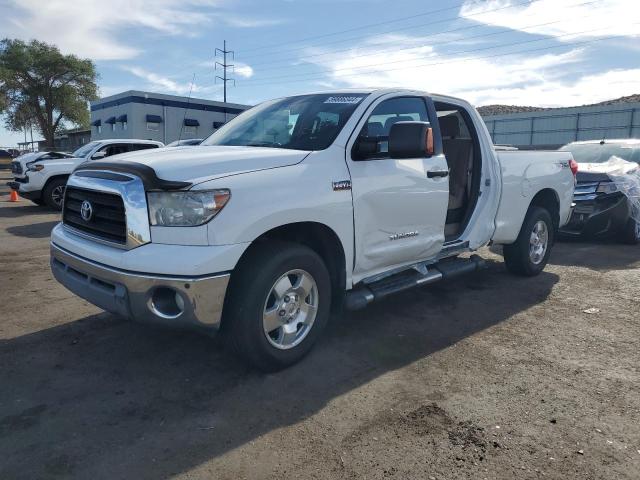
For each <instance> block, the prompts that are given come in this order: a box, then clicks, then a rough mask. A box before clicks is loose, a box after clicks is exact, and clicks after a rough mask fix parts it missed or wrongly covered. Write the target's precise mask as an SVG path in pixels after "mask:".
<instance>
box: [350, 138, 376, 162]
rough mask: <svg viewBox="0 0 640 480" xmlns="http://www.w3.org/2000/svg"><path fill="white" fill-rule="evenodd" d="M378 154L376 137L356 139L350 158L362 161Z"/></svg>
mask: <svg viewBox="0 0 640 480" xmlns="http://www.w3.org/2000/svg"><path fill="white" fill-rule="evenodd" d="M376 153H378V139H377V137H374V138H371V137H358V138H357V140H356V143H354V144H353V150H352V152H351V157H352V158H353V159H354V160H364V159H366V158H370V157H372V156H373V155H375V154H376Z"/></svg>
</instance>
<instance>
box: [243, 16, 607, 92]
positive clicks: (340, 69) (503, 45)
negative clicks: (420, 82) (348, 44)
mask: <svg viewBox="0 0 640 480" xmlns="http://www.w3.org/2000/svg"><path fill="white" fill-rule="evenodd" d="M608 28H612V27H611V26H609V27H599V28H596V29H590V30H583V31H580V32H573V33H567V34H564V35H555V36H551V37H545V38H534V39H529V40H522V41H519V42H511V43H508V44H502V45H490V46H488V47H480V48H474V49H471V50H461V51H457V52H450V53H448V55H462V54H465V53H475V52H480V51H483V50H491V49H494V48H504V47H512V46H515V45H524V44H527V43H535V42H544V41H547V40H557V39H559V38H563V37H570V36H573V35H580V34H584V33H591V32H595V31H598V30H605V29H608ZM406 61H407V60H405V59H402V60H392V61H388V62H385V63H384V64H385V65H390V64H395V63H402V62H406ZM377 66H379V63H371V64H368V65H360V66H358V67H344V68H337V69H327V70H321V71H320V72H310V73H294V74H286V75H274V76H271V77H265V78H263V79H260V80H259V81H262V80H277V79H280V78H291V77H301V76H307V75H317V74H319V73H335V72H339V71H344V70H359V69H362V68H369V67H377ZM408 67H410V66H407V67H405V68H408ZM250 82H251V80H247V82H246V83H250Z"/></svg>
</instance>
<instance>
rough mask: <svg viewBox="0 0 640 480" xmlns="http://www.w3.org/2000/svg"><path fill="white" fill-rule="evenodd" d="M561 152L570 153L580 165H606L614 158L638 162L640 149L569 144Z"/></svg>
mask: <svg viewBox="0 0 640 480" xmlns="http://www.w3.org/2000/svg"><path fill="white" fill-rule="evenodd" d="M560 150H565V151H570V152H571V153H572V154H573V158H574V159H575V161H576V162H578V163H604V162H607V161H609V159H610V158H611V157H613V156H616V157H620V158H621V159H623V160H626V161H628V162H633V161H635V162H638V161H639V160H640V159H638V154H639V153H640V148H635V149H634V148H633V147H632V146H631V145H624V144H615V143H604V144H602V145H601V144H599V143H582V144H569V145H565V146H564V147H562V148H561V149H560Z"/></svg>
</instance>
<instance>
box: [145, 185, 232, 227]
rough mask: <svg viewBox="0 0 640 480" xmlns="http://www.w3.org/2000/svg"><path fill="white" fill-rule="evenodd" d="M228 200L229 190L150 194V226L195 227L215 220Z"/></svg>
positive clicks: (148, 194) (229, 196)
mask: <svg viewBox="0 0 640 480" xmlns="http://www.w3.org/2000/svg"><path fill="white" fill-rule="evenodd" d="M229 198H231V192H230V191H229V190H226V189H223V190H207V191H200V192H198V191H189V192H149V193H147V199H148V202H149V220H150V221H151V225H159V226H164V227H194V226H197V225H202V224H203V223H207V222H208V221H209V220H211V219H212V218H213V217H215V216H216V215H217V214H218V212H219V211H220V210H222V208H223V207H224V206H225V205H226V204H227V202H228V201H229Z"/></svg>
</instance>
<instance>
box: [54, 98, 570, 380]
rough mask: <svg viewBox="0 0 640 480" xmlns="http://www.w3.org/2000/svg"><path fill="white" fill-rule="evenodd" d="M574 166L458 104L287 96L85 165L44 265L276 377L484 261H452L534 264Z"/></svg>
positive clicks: (94, 297) (565, 210) (72, 184)
mask: <svg viewBox="0 0 640 480" xmlns="http://www.w3.org/2000/svg"><path fill="white" fill-rule="evenodd" d="M573 171H575V165H574V162H573V159H572V156H571V154H570V153H569V152H535V151H530V152H519V151H495V150H494V148H493V145H492V144H491V138H490V136H489V134H488V132H487V129H486V127H485V125H484V123H483V121H482V118H481V117H480V115H479V114H478V113H477V112H476V110H475V109H474V108H473V107H472V106H471V105H470V104H469V103H467V102H466V101H464V100H461V99H458V98H454V97H448V96H441V95H429V94H427V93H424V92H418V91H411V90H401V89H385V90H367V91H365V90H362V91H340V92H330V93H317V94H310V95H299V96H293V97H288V98H282V99H278V100H273V101H269V102H265V103H263V104H261V105H259V106H257V107H254V108H252V109H250V110H248V111H246V112H243V113H242V114H240V115H239V116H238V117H236V118H234V119H233V120H232V121H230V122H229V123H228V124H226V125H225V126H224V127H222V128H220V129H219V130H217V131H216V132H215V133H214V134H213V135H212V136H210V137H209V138H207V139H206V140H205V141H204V142H203V145H202V146H201V147H198V148H197V149H171V148H165V149H162V150H160V151H157V152H153V153H150V152H138V153H134V154H129V155H126V156H123V157H122V160H120V161H118V162H110V161H107V160H105V161H95V162H87V163H85V164H83V165H82V166H81V167H79V168H78V170H77V171H75V172H74V174H73V175H72V176H71V177H70V178H69V181H68V184H67V190H66V193H65V195H66V199H65V203H64V211H63V214H62V223H60V224H59V225H57V226H56V227H55V228H54V229H53V232H52V235H51V268H52V270H53V274H54V275H55V277H56V279H57V280H58V281H59V282H60V283H62V284H63V285H64V286H66V287H67V288H68V289H70V290H71V291H72V292H75V293H76V294H77V295H79V296H81V297H82V298H85V299H86V300H88V301H89V302H91V303H93V304H95V305H97V306H99V307H101V308H103V309H105V310H108V311H111V312H114V313H116V314H118V315H121V316H125V317H129V318H133V319H136V320H140V321H147V322H152V323H160V324H165V325H169V326H173V327H178V326H190V327H194V328H196V329H204V330H208V331H211V332H215V331H217V330H221V331H222V332H223V333H224V334H225V336H226V338H227V340H228V341H229V342H231V344H232V345H233V346H234V347H235V348H236V350H237V351H238V352H239V353H240V355H241V356H242V357H243V358H244V359H246V360H247V361H248V362H250V363H251V364H253V365H254V366H256V367H258V368H260V369H263V370H277V369H279V368H283V367H286V366H288V365H291V364H292V363H294V362H296V361H298V360H299V359H300V358H301V357H302V356H303V355H304V354H306V353H307V352H308V351H309V350H310V349H311V347H312V345H313V344H314V343H315V342H316V340H317V339H318V336H319V335H320V333H321V332H322V330H323V328H324V327H325V325H326V324H327V320H328V318H329V314H330V312H332V311H333V312H337V311H339V310H340V309H341V308H342V307H343V306H346V307H347V308H349V309H357V308H364V307H365V306H366V305H368V304H369V303H371V302H372V301H375V300H377V299H380V298H384V297H386V296H388V295H391V294H393V293H395V292H399V291H402V290H405V289H408V288H412V287H416V286H419V285H425V284H430V283H433V282H437V281H439V280H441V279H448V278H451V277H455V276H457V275H461V274H463V273H468V272H471V271H474V270H476V269H477V268H479V267H480V266H481V265H482V263H483V261H482V259H481V258H480V257H478V256H476V255H472V256H470V257H467V256H463V257H460V258H458V255H459V254H462V253H465V252H473V251H475V250H477V249H478V248H480V247H482V246H484V245H487V244H488V243H489V242H493V243H495V244H503V245H504V258H505V261H506V265H507V267H508V269H509V270H510V271H512V272H514V273H517V274H521V275H527V276H533V275H537V274H538V273H540V272H541V271H542V269H543V268H544V267H545V265H546V263H547V260H548V258H549V254H550V252H551V248H552V246H553V243H554V238H555V235H556V231H557V229H558V227H559V226H562V225H564V224H565V223H566V221H567V220H568V218H569V214H570V210H571V202H572V198H573V189H574V181H575V179H574V175H573V173H572V172H573ZM452 288H453V287H452ZM399 320H400V319H399ZM444 320H445V319H443V321H444Z"/></svg>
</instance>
